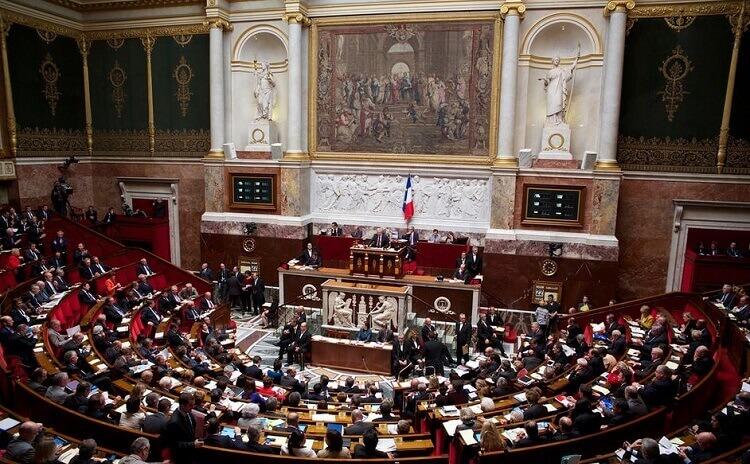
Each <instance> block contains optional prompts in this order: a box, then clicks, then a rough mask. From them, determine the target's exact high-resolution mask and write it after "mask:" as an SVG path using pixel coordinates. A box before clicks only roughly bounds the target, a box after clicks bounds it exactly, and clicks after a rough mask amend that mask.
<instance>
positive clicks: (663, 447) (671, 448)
mask: <svg viewBox="0 0 750 464" xmlns="http://www.w3.org/2000/svg"><path fill="white" fill-rule="evenodd" d="M659 451H660V452H661V454H662V455H664V454H677V453H678V450H677V446H675V444H674V443H672V442H671V441H669V438H667V437H661V440H659Z"/></svg>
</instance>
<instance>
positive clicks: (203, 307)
mask: <svg viewBox="0 0 750 464" xmlns="http://www.w3.org/2000/svg"><path fill="white" fill-rule="evenodd" d="M214 306H216V305H215V304H214V301H213V299H211V292H206V293H204V294H203V296H202V297H200V298H198V308H199V309H200V312H201V313H205V312H206V311H210V310H212V309H214Z"/></svg>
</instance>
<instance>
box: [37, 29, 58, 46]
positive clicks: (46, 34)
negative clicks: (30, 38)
mask: <svg viewBox="0 0 750 464" xmlns="http://www.w3.org/2000/svg"><path fill="white" fill-rule="evenodd" d="M36 34H37V35H38V36H39V38H40V39H42V40H43V41H44V42H45V43H46V44H47V45H49V44H51V43H52V42H54V41H55V39H56V38H57V33H55V32H52V31H48V30H45V29H36Z"/></svg>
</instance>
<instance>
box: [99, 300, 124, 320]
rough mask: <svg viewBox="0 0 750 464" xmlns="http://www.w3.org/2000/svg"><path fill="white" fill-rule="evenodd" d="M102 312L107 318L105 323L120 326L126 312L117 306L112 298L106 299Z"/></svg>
mask: <svg viewBox="0 0 750 464" xmlns="http://www.w3.org/2000/svg"><path fill="white" fill-rule="evenodd" d="M102 312H103V313H104V315H105V316H106V317H107V321H108V322H111V323H113V324H114V325H120V323H121V322H122V319H123V318H124V317H125V314H126V311H125V310H123V309H122V308H120V307H119V306H117V303H115V299H114V298H112V297H109V298H107V302H106V304H105V305H104V308H103V309H102Z"/></svg>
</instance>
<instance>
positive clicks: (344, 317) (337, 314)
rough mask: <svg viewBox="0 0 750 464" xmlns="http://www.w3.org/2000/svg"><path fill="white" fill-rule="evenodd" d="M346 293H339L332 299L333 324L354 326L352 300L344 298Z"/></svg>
mask: <svg viewBox="0 0 750 464" xmlns="http://www.w3.org/2000/svg"><path fill="white" fill-rule="evenodd" d="M345 298H346V295H345V294H343V293H339V294H337V295H336V297H335V298H334V300H333V325H338V326H341V327H354V324H353V323H352V300H351V298H349V299H345Z"/></svg>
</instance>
